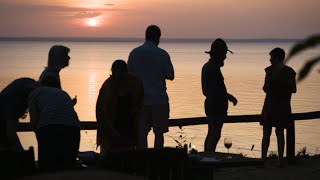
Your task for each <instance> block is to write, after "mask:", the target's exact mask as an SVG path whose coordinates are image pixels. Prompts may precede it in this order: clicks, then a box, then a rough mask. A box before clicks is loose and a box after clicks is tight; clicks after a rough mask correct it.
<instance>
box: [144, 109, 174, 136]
mask: <svg viewBox="0 0 320 180" xmlns="http://www.w3.org/2000/svg"><path fill="white" fill-rule="evenodd" d="M169 111H170V108H169V103H167V104H154V105H145V106H144V110H143V112H142V116H141V118H140V128H141V129H142V130H143V131H144V132H149V131H150V130H151V128H152V129H153V132H154V133H155V134H163V133H166V132H168V131H169Z"/></svg>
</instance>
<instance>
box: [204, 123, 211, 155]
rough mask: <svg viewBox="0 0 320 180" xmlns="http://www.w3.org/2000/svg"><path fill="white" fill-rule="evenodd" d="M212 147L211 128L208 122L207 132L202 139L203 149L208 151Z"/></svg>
mask: <svg viewBox="0 0 320 180" xmlns="http://www.w3.org/2000/svg"><path fill="white" fill-rule="evenodd" d="M212 149H213V130H212V125H211V123H208V133H207V137H206V139H205V141H204V151H205V152H209V151H211V150H212Z"/></svg>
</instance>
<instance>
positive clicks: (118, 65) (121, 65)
mask: <svg viewBox="0 0 320 180" xmlns="http://www.w3.org/2000/svg"><path fill="white" fill-rule="evenodd" d="M111 71H112V75H111V78H112V82H113V84H114V85H115V86H116V87H119V86H121V85H123V84H125V83H127V80H128V68H127V63H126V62H125V61H124V60H121V59H118V60H115V61H114V62H113V64H112V67H111Z"/></svg>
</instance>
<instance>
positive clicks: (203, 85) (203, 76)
mask: <svg viewBox="0 0 320 180" xmlns="http://www.w3.org/2000/svg"><path fill="white" fill-rule="evenodd" d="M205 67H206V65H204V66H203V67H202V71H201V88H202V94H203V95H204V96H207V91H208V84H207V74H206V68H205Z"/></svg>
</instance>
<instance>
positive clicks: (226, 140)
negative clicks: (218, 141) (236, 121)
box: [224, 137, 232, 159]
mask: <svg viewBox="0 0 320 180" xmlns="http://www.w3.org/2000/svg"><path fill="white" fill-rule="evenodd" d="M224 146H225V147H226V148H227V149H228V155H227V157H226V159H231V158H232V157H231V156H230V155H229V149H230V148H231V146H232V138H231V137H225V138H224Z"/></svg>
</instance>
